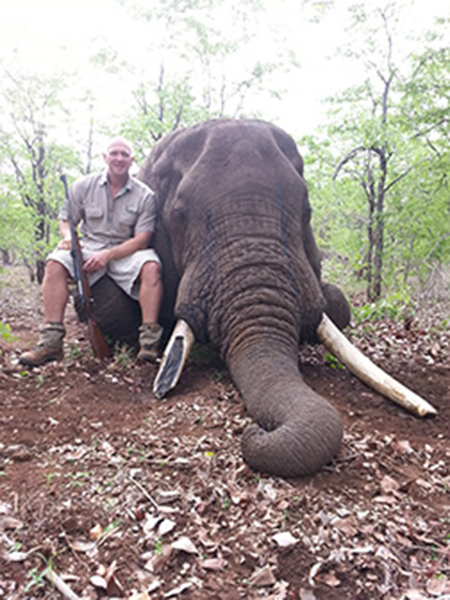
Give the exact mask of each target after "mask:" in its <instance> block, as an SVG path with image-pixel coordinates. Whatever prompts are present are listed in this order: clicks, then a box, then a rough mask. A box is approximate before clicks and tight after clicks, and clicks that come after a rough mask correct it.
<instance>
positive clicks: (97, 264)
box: [83, 231, 152, 273]
mask: <svg viewBox="0 0 450 600" xmlns="http://www.w3.org/2000/svg"><path fill="white" fill-rule="evenodd" d="M151 237H152V234H151V233H150V232H146V231H143V232H139V233H136V234H135V236H134V237H132V238H130V239H129V240H126V241H125V242H122V243H121V244H119V245H118V246H114V247H113V248H107V249H105V250H100V251H99V252H96V253H95V254H93V255H92V256H91V257H89V258H88V259H87V260H86V262H85V263H84V267H83V268H84V270H85V271H86V272H87V273H94V272H95V271H98V270H99V269H101V268H102V267H105V266H106V265H107V264H108V263H109V261H110V260H117V259H119V258H124V257H125V256H130V254H134V253H135V252H137V251H138V250H145V249H146V248H148V244H149V242H150V239H151Z"/></svg>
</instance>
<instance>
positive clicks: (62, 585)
mask: <svg viewBox="0 0 450 600" xmlns="http://www.w3.org/2000/svg"><path fill="white" fill-rule="evenodd" d="M43 575H44V577H45V578H46V579H48V581H50V583H51V584H52V585H54V586H55V588H56V589H57V590H58V591H59V592H61V594H62V595H63V596H64V598H67V599H68V600H80V596H78V595H77V594H75V592H73V591H72V590H71V589H70V587H69V586H68V585H67V583H66V582H65V581H64V580H63V579H62V578H61V577H60V576H59V575H57V574H56V573H55V571H54V569H53V568H50V567H47V568H46V569H45V571H44V573H43Z"/></svg>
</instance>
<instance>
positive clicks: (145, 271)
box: [20, 138, 162, 366]
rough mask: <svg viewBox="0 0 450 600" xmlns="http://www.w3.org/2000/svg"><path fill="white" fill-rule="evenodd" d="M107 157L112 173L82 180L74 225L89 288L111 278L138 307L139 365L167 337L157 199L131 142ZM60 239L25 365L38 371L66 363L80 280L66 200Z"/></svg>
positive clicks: (75, 189) (115, 145)
mask: <svg viewBox="0 0 450 600" xmlns="http://www.w3.org/2000/svg"><path fill="white" fill-rule="evenodd" d="M103 158H104V160H105V163H106V165H107V170H106V172H103V173H97V174H93V175H88V176H87V177H83V178H81V179H79V180H77V181H76V182H75V183H74V184H73V185H72V186H71V188H70V191H69V199H70V208H71V212H72V217H73V221H74V223H75V225H76V224H77V223H79V222H81V226H80V230H81V233H82V234H83V237H82V240H81V244H82V251H83V257H84V260H85V262H84V267H83V268H84V270H85V271H86V273H87V274H88V279H89V282H90V284H93V283H95V281H97V280H98V279H100V277H102V276H103V275H104V274H105V273H107V274H108V275H109V276H110V277H111V278H112V279H114V281H115V282H116V283H117V285H119V286H120V287H121V288H122V289H123V290H124V291H125V292H126V293H127V294H129V295H130V296H131V297H133V298H135V299H136V300H139V304H140V307H141V311H142V325H141V327H140V329H139V344H140V350H139V354H138V360H141V361H143V360H147V361H154V360H155V359H156V358H157V355H158V346H159V341H160V338H161V334H162V328H161V326H160V325H159V324H158V322H157V321H158V313H159V308H160V304H161V298H162V283H161V277H160V268H161V263H160V260H159V257H158V256H157V254H156V252H155V251H154V250H152V249H150V248H148V244H149V242H150V239H151V236H152V233H153V231H154V228H155V220H156V199H155V196H154V194H153V193H152V191H151V190H150V189H149V188H148V187H147V186H146V185H145V184H144V183H142V182H140V181H138V180H137V179H134V178H133V177H131V176H130V175H129V170H130V167H131V165H132V164H133V161H134V156H133V149H132V146H131V144H130V143H129V142H128V141H127V140H126V139H124V138H115V139H113V140H112V141H110V143H109V144H108V145H107V148H106V152H105V153H104V154H103ZM60 232H61V238H62V239H61V240H60V242H59V243H58V245H57V247H56V249H55V250H54V251H53V252H51V253H50V254H49V256H48V257H47V260H46V267H45V275H44V281H43V289H42V291H43V304H44V316H45V323H44V325H42V326H41V328H40V337H39V341H38V344H37V346H36V347H35V348H33V349H32V350H29V351H27V352H24V353H23V354H22V355H21V357H20V362H21V363H22V364H25V365H30V366H39V365H42V364H43V363H45V362H48V361H52V360H61V359H62V358H63V338H64V336H65V328H64V324H63V322H64V313H65V308H66V305H67V301H68V298H69V290H68V278H69V277H72V278H73V274H74V269H73V259H72V255H71V253H70V250H71V246H72V244H71V237H70V227H69V222H68V201H67V199H66V200H65V202H64V204H63V206H62V209H61V212H60Z"/></svg>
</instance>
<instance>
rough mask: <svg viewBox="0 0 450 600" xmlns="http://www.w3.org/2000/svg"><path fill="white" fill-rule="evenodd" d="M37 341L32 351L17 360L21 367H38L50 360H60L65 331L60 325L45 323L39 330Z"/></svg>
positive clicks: (24, 353)
mask: <svg viewBox="0 0 450 600" xmlns="http://www.w3.org/2000/svg"><path fill="white" fill-rule="evenodd" d="M39 333H40V335H39V341H38V343H37V346H35V347H34V348H33V349H32V350H28V351H26V352H23V353H22V354H21V356H20V358H19V362H20V363H21V364H22V365H27V366H29V367H39V366H40V365H43V364H44V363H46V362H49V361H52V360H62V358H63V356H64V354H63V339H64V336H65V335H66V330H65V328H64V325H63V324H62V323H45V325H42V327H41V328H40V330H39Z"/></svg>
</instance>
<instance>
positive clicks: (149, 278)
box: [141, 262, 161, 285]
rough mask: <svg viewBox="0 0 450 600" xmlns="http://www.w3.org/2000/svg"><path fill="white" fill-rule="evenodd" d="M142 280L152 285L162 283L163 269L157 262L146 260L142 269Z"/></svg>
mask: <svg viewBox="0 0 450 600" xmlns="http://www.w3.org/2000/svg"><path fill="white" fill-rule="evenodd" d="M141 282H146V283H148V284H151V285H159V284H160V283H161V269H160V268H159V264H158V263H157V262H146V263H145V264H144V266H143V267H142V269H141Z"/></svg>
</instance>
